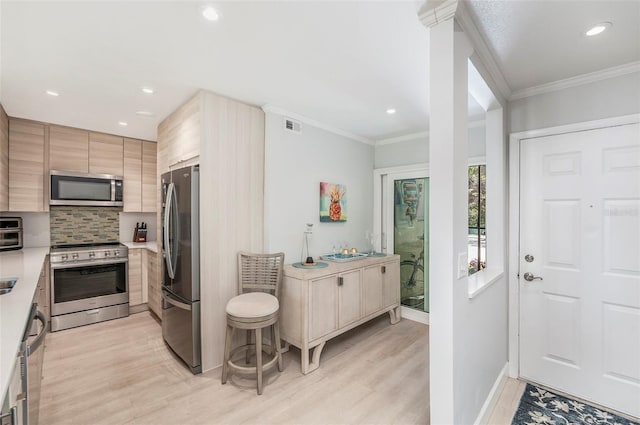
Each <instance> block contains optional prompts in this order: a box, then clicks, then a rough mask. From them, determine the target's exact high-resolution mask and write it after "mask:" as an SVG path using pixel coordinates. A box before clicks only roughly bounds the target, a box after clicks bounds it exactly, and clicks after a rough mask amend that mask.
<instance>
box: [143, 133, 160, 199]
mask: <svg viewBox="0 0 640 425" xmlns="http://www.w3.org/2000/svg"><path fill="white" fill-rule="evenodd" d="M157 147H158V144H157V143H154V142H142V212H156V202H157V195H158V175H157V172H158V170H157V167H158V149H157Z"/></svg>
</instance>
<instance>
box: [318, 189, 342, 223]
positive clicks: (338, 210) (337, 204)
mask: <svg viewBox="0 0 640 425" xmlns="http://www.w3.org/2000/svg"><path fill="white" fill-rule="evenodd" d="M343 221H347V188H346V186H345V185H343V184H334V183H326V182H321V183H320V222H321V223H339V222H343Z"/></svg>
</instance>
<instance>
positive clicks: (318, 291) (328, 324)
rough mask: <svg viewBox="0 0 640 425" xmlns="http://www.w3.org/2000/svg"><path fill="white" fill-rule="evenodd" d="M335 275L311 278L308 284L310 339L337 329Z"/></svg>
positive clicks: (336, 286)
mask: <svg viewBox="0 0 640 425" xmlns="http://www.w3.org/2000/svg"><path fill="white" fill-rule="evenodd" d="M337 279H338V278H337V276H335V275H333V276H329V277H325V278H323V279H316V280H312V281H311V284H310V285H309V335H310V337H311V340H314V339H316V338H319V337H321V336H324V335H326V334H328V333H330V332H333V331H335V330H336V329H338V283H337Z"/></svg>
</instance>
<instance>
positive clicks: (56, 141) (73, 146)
mask: <svg viewBox="0 0 640 425" xmlns="http://www.w3.org/2000/svg"><path fill="white" fill-rule="evenodd" d="M49 168H50V169H51V170H57V171H76V172H79V173H88V172H89V132H88V131H86V130H80V129H77V128H70V127H59V126H57V125H50V126H49Z"/></svg>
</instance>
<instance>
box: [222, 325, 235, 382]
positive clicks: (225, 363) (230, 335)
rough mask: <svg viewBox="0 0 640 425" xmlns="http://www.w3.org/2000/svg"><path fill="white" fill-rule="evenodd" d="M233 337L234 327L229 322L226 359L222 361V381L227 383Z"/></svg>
mask: <svg viewBox="0 0 640 425" xmlns="http://www.w3.org/2000/svg"><path fill="white" fill-rule="evenodd" d="M232 338H233V327H231V326H229V324H228V323H227V332H226V336H225V340H224V361H223V362H222V383H223V384H226V383H227V374H228V373H229V354H230V353H231V339H232Z"/></svg>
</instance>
